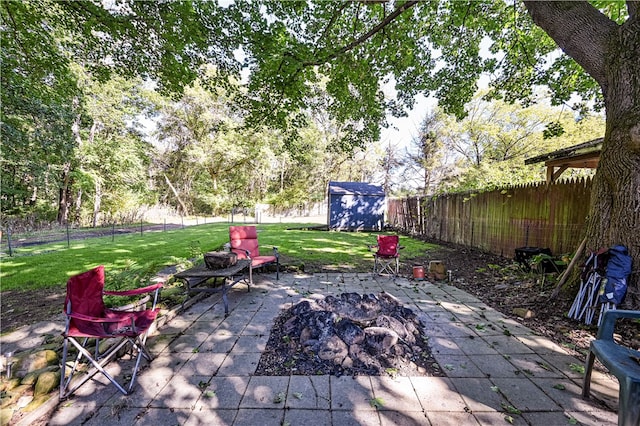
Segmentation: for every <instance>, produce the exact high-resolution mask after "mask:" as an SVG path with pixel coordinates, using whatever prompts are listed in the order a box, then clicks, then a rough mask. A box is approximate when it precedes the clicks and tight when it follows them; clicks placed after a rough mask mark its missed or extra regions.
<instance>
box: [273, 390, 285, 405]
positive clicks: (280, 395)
mask: <svg viewBox="0 0 640 426" xmlns="http://www.w3.org/2000/svg"><path fill="white" fill-rule="evenodd" d="M284 398H285V394H284V392H278V393H277V394H276V396H274V397H273V403H274V404H279V403H281V402H283V401H284Z"/></svg>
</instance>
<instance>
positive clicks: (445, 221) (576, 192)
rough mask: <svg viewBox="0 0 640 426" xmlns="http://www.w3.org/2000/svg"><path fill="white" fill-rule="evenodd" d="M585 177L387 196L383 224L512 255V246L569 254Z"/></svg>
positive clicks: (583, 212) (578, 230)
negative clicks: (425, 194) (491, 188)
mask: <svg viewBox="0 0 640 426" xmlns="http://www.w3.org/2000/svg"><path fill="white" fill-rule="evenodd" d="M590 197H591V179H584V178H581V179H578V180H570V181H566V180H563V181H560V182H558V183H554V184H551V185H548V184H546V183H544V182H542V183H539V184H529V185H524V186H515V187H508V188H501V189H497V190H494V191H487V192H473V193H471V192H465V193H455V194H444V195H438V196H433V197H410V198H403V199H391V200H389V204H388V213H387V216H388V222H389V223H390V224H391V225H392V226H394V227H396V228H398V229H400V230H402V231H404V232H407V233H409V234H412V235H423V236H426V237H429V238H435V239H439V240H442V241H447V242H452V243H456V244H461V245H465V246H471V247H477V248H480V249H482V250H485V251H488V252H491V253H495V254H499V255H502V256H506V257H512V256H513V255H514V253H515V249H516V248H517V247H523V246H529V247H545V248H549V249H551V251H552V252H553V253H554V254H561V253H569V252H571V251H573V250H575V249H576V247H577V246H578V244H580V241H581V240H582V237H583V233H584V226H585V220H586V216H587V211H588V208H589V202H590Z"/></svg>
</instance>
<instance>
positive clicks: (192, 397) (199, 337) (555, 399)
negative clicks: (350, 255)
mask: <svg viewBox="0 0 640 426" xmlns="http://www.w3.org/2000/svg"><path fill="white" fill-rule="evenodd" d="M254 279H255V284H254V286H253V287H252V290H251V292H249V293H247V291H246V287H245V286H242V285H240V286H237V287H236V288H234V289H233V290H232V291H231V292H230V294H229V304H230V306H229V307H230V314H229V316H228V317H227V318H225V317H224V308H223V304H222V301H221V300H220V296H219V295H214V296H211V297H208V298H206V299H203V300H201V301H199V302H198V303H196V304H194V305H193V306H191V307H190V308H189V309H188V310H186V311H185V312H183V313H181V314H180V315H178V316H177V317H175V318H173V319H172V320H171V321H169V322H168V323H167V324H165V325H164V326H162V327H161V328H160V329H159V330H158V331H157V332H156V333H155V335H153V336H152V337H150V338H149V341H148V344H149V348H150V349H151V351H152V352H153V354H154V355H155V357H156V358H155V359H154V360H153V362H152V363H151V364H150V365H149V366H148V367H146V368H145V369H144V370H143V371H142V372H141V373H140V375H139V376H138V382H137V385H136V388H135V392H134V393H133V394H132V395H130V396H123V395H121V394H120V393H119V392H118V391H117V390H116V389H115V387H114V386H111V385H108V382H106V380H105V379H103V378H100V377H99V376H96V379H95V381H91V382H89V383H87V384H85V385H84V386H83V387H82V388H81V389H80V390H79V391H78V392H77V393H76V395H74V396H73V397H71V398H70V399H69V400H67V401H65V402H63V403H60V404H58V406H57V408H56V409H55V411H54V412H53V414H52V415H51V417H50V420H49V423H48V424H50V425H96V426H98V425H100V426H102V425H105V424H109V425H133V424H136V425H155V426H162V425H176V424H180V425H198V424H206V425H234V426H244V425H247V426H249V425H251V426H253V425H265V426H266V425H273V426H282V425H291V426H296V425H305V426H315V425H318V426H320V425H327V426H329V425H336V426H347V425H376V426H377V425H438V426H440V425H452V426H458V425H479V424H480V425H494V424H510V423H511V424H514V425H568V424H584V425H614V424H616V423H617V414H616V411H615V409H616V404H617V395H618V383H617V381H616V380H615V379H612V378H610V377H609V376H607V375H605V374H602V373H599V372H597V371H594V375H593V385H592V392H593V393H594V394H595V395H596V397H597V399H599V400H600V401H604V402H605V403H606V406H605V405H603V404H602V403H599V402H596V401H594V400H585V399H583V398H582V397H581V396H580V393H581V384H582V374H581V372H580V371H576V370H579V366H582V365H583V363H582V362H581V361H579V360H578V359H576V358H574V357H572V356H570V355H568V353H567V352H566V351H565V350H564V349H563V348H562V347H560V346H558V345H556V344H554V343H553V342H551V341H550V340H548V339H546V338H544V337H541V336H538V335H535V334H534V333H533V332H532V331H531V330H529V329H528V328H527V327H524V326H523V325H522V324H520V323H519V322H517V321H515V320H513V319H510V318H507V317H505V316H503V315H502V314H500V313H499V312H497V311H495V310H493V309H492V308H490V307H489V306H487V305H485V304H483V303H482V302H480V301H479V300H478V299H476V298H475V297H473V296H471V295H469V294H467V293H465V292H464V291H462V290H459V289H457V288H456V287H454V286H450V285H446V284H438V285H434V284H430V283H426V282H425V283H424V284H419V285H417V286H416V285H415V282H412V281H409V280H407V279H405V278H393V277H386V276H375V275H372V274H342V273H328V274H314V275H294V274H282V275H281V276H280V280H279V281H276V280H275V275H269V274H266V275H255V276H254ZM381 291H386V292H388V293H390V294H392V295H393V296H395V297H397V298H398V299H400V300H401V301H402V302H403V303H404V304H405V306H407V307H409V308H411V309H412V310H414V312H416V313H417V314H418V315H419V316H420V317H421V319H422V320H423V322H424V324H425V325H426V335H427V336H428V337H429V342H430V346H431V348H432V351H433V355H434V357H435V358H436V360H437V361H438V363H439V365H440V367H441V368H442V370H443V371H444V373H445V375H446V377H397V378H392V377H377V376H371V377H369V376H358V377H355V378H352V377H346V376H342V377H334V376H311V377H309V376H278V377H267V376H254V375H253V373H254V371H255V369H256V366H257V364H258V361H259V359H260V355H261V351H262V350H263V349H264V347H265V344H266V343H267V340H268V338H269V331H270V328H271V326H272V324H273V320H274V318H275V317H276V316H277V315H278V314H279V312H280V310H281V309H285V308H288V307H290V306H291V305H292V304H295V303H297V302H298V301H300V300H301V299H302V298H303V297H311V298H313V297H322V296H326V295H329V294H340V293H343V292H357V293H361V294H363V293H378V292H381ZM303 295H304V296H303ZM110 368H111V369H112V370H114V372H115V373H116V374H117V372H118V371H119V365H118V364H117V363H114V364H112V365H110ZM374 399H375V400H376V401H379V402H382V405H381V406H378V407H377V408H376V407H375V406H374V405H375V404H374V405H372V404H371V402H372V400H374ZM607 406H608V407H609V408H607ZM507 417H508V418H507Z"/></svg>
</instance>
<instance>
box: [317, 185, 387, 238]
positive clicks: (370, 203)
mask: <svg viewBox="0 0 640 426" xmlns="http://www.w3.org/2000/svg"><path fill="white" fill-rule="evenodd" d="M385 208H386V198H385V193H384V190H383V189H382V186H379V185H372V184H370V183H365V182H329V217H328V222H329V229H336V230H343V231H364V230H371V231H381V230H382V227H383V224H384V211H385Z"/></svg>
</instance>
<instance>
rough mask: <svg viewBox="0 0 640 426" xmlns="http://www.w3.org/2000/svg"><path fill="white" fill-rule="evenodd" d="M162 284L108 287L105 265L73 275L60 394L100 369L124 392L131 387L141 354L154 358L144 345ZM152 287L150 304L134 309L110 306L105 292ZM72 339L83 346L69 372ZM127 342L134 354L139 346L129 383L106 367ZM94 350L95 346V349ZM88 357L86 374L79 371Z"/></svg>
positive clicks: (148, 290) (68, 392)
mask: <svg viewBox="0 0 640 426" xmlns="http://www.w3.org/2000/svg"><path fill="white" fill-rule="evenodd" d="M161 287H162V283H157V284H154V285H150V286H147V287H144V288H137V289H134V290H127V291H105V290H104V266H102V265H100V266H98V267H96V268H93V269H91V270H89V271H87V272H84V273H82V274H79V275H75V276H73V277H71V278H69V281H68V282H67V296H66V298H65V315H66V327H65V331H64V333H63V334H62V335H63V337H64V344H63V350H62V371H61V376H60V377H61V379H60V399H64V398H66V397H68V396H69V395H71V394H72V393H73V392H75V391H76V390H77V389H78V388H79V387H80V386H81V385H82V384H84V383H85V382H87V381H88V380H89V379H91V378H92V377H93V376H95V375H96V374H97V373H98V372H100V373H102V374H103V375H104V376H105V377H106V378H107V379H109V381H110V382H111V383H113V384H114V385H115V386H116V387H117V388H118V390H119V391H120V392H122V393H123V394H125V395H128V394H130V393H131V390H132V388H133V384H134V382H135V379H136V375H137V372H138V368H139V366H140V361H141V360H142V357H144V358H146V359H147V360H149V361H151V358H152V357H151V354H150V353H149V351H148V350H147V349H146V347H145V342H146V339H147V334H148V332H149V329H150V327H151V325H152V324H153V322H154V321H155V319H156V317H157V315H158V312H159V309H157V308H156V303H157V300H158V294H159V292H160V288H161ZM152 292H155V295H154V299H153V306H152V307H151V309H144V310H139V311H133V312H131V311H118V310H115V309H108V308H106V307H105V304H104V301H103V298H102V297H103V295H112V296H137V295H141V294H145V293H152ZM69 343H71V344H72V345H73V346H74V347H75V348H76V349H77V350H78V354H77V356H76V358H75V361H74V362H73V365H72V366H71V367H70V369H71V371H70V372H68V373H66V372H65V370H66V368H67V356H68V354H69ZM94 344H95V348H92V347H91V345H94ZM127 344H130V348H129V349H130V353H131V356H132V357H133V356H134V355H133V354H134V353H135V352H137V355H136V357H135V366H134V368H133V373H132V374H131V379H130V380H129V383H128V384H127V385H124V386H123V385H122V384H120V383H119V382H118V381H117V380H116V379H115V378H114V377H112V376H111V375H110V374H109V373H108V372H107V371H106V370H105V369H104V366H105V365H107V363H109V362H110V361H111V360H112V359H113V358H114V357H115V356H116V355H117V354H118V352H119V351H120V349H122V348H124V347H125V346H126V345H127ZM90 350H93V354H92V353H91V351H90ZM83 358H87V360H88V361H89V362H90V363H91V364H92V366H93V369H92V370H90V371H89V372H87V373H86V374H82V375H78V376H77V377H74V373H75V372H76V371H77V370H78V369H79V366H80V361H81V360H82V359H83ZM125 386H126V388H125Z"/></svg>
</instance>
